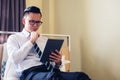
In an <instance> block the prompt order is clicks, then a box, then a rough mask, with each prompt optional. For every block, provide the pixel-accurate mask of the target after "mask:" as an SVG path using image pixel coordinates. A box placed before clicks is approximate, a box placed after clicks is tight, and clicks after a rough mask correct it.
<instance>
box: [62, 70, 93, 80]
mask: <svg viewBox="0 0 120 80" xmlns="http://www.w3.org/2000/svg"><path fill="white" fill-rule="evenodd" d="M60 77H61V78H62V80H91V79H90V78H89V76H88V75H87V74H85V73H83V72H60Z"/></svg>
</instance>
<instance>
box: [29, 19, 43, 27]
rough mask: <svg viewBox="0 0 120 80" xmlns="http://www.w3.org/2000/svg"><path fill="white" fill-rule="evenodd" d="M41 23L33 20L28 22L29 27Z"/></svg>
mask: <svg viewBox="0 0 120 80" xmlns="http://www.w3.org/2000/svg"><path fill="white" fill-rule="evenodd" d="M42 23H43V22H42V21H35V20H29V24H30V25H34V24H36V25H38V26H39V25H41V24H42Z"/></svg>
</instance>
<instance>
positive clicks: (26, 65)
mask: <svg viewBox="0 0 120 80" xmlns="http://www.w3.org/2000/svg"><path fill="white" fill-rule="evenodd" d="M41 18H42V14H41V11H40V9H39V8H37V7H35V6H30V7H28V8H26V9H25V11H24V15H23V19H22V23H23V24H24V28H23V30H22V32H19V33H16V34H13V35H11V36H10V37H9V38H8V41H7V50H8V56H9V58H8V62H7V65H6V71H5V80H17V79H14V78H13V77H14V76H17V77H16V78H19V79H20V80H58V79H59V76H58V75H56V74H57V71H58V72H60V71H59V69H58V68H59V66H60V65H61V63H62V62H61V54H60V53H59V52H58V51H57V50H55V51H54V52H52V53H51V55H50V56H49V60H50V61H51V63H50V64H51V65H52V66H53V65H54V66H55V68H54V69H53V71H51V69H50V70H49V69H47V66H45V65H44V64H43V63H42V62H40V58H39V57H38V56H37V55H36V51H35V48H34V44H35V43H36V40H37V39H39V38H44V37H43V36H41V35H40V34H38V33H37V30H38V28H39V27H40V25H41V24H42V21H41ZM54 72H56V74H54ZM60 74H62V75H63V76H64V74H65V75H66V74H67V73H62V72H60ZM67 75H69V74H67ZM12 76H13V77H12ZM70 76H71V74H70ZM19 79H18V80H19ZM74 80H76V79H74ZM78 80H79V79H78Z"/></svg>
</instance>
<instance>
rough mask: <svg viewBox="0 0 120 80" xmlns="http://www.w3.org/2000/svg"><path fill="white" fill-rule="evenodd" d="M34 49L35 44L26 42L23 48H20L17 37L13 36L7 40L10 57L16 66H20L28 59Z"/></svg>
mask: <svg viewBox="0 0 120 80" xmlns="http://www.w3.org/2000/svg"><path fill="white" fill-rule="evenodd" d="M32 47H33V44H32V43H31V42H30V41H26V42H25V43H24V44H23V45H22V46H20V45H19V43H18V41H17V40H16V36H15V35H11V36H9V38H8V40H7V53H8V57H9V58H10V60H11V61H12V62H13V63H14V64H18V63H20V62H21V61H23V60H24V59H25V58H26V56H27V55H28V54H29V51H30V49H31V48H32Z"/></svg>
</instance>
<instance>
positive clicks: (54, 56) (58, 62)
mask: <svg viewBox="0 0 120 80" xmlns="http://www.w3.org/2000/svg"><path fill="white" fill-rule="evenodd" d="M49 59H50V60H51V61H53V62H55V63H56V65H61V63H62V62H61V59H62V55H61V54H60V53H59V52H58V50H55V51H54V52H52V53H51V55H50V56H49Z"/></svg>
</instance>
